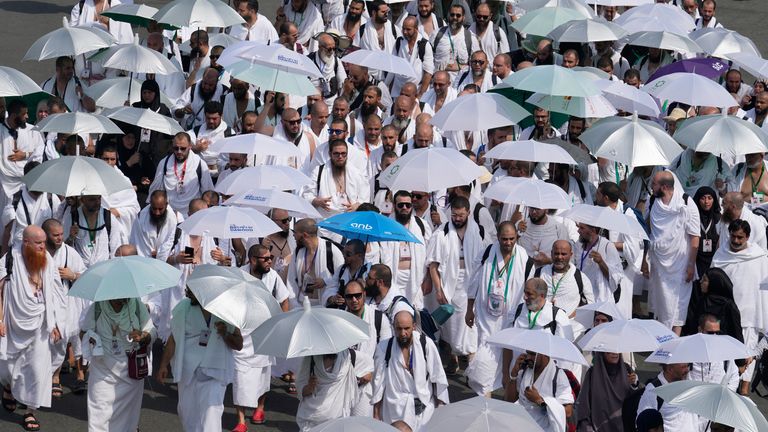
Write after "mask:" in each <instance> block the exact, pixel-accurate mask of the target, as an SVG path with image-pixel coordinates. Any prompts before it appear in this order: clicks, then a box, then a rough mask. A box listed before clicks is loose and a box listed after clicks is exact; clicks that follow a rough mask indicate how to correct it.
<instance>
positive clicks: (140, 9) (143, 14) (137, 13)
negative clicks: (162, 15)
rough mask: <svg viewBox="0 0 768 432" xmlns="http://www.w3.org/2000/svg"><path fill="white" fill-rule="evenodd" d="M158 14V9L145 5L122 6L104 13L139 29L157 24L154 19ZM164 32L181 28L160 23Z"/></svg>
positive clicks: (114, 7)
mask: <svg viewBox="0 0 768 432" xmlns="http://www.w3.org/2000/svg"><path fill="white" fill-rule="evenodd" d="M156 13H157V8H153V7H152V6H147V5H143V4H120V5H115V6H113V7H110V8H109V10H107V11H106V12H104V13H102V15H104V16H105V17H108V18H109V19H111V20H114V21H119V22H125V23H128V24H131V25H135V26H139V27H149V25H150V24H151V23H153V22H155V20H154V19H152V17H153V16H154V15H155V14H156ZM159 25H160V27H162V28H163V29H164V30H178V29H179V27H176V26H172V25H170V24H166V23H160V24H159Z"/></svg>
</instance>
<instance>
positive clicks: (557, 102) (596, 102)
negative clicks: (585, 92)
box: [526, 93, 617, 118]
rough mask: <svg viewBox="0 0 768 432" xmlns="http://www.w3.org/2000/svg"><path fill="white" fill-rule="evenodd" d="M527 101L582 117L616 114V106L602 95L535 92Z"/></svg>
mask: <svg viewBox="0 0 768 432" xmlns="http://www.w3.org/2000/svg"><path fill="white" fill-rule="evenodd" d="M526 102H528V103H530V104H533V105H535V106H537V107H539V108H544V109H545V110H547V111H551V112H559V113H563V114H568V115H569V116H573V117H581V118H604V117H610V116H612V115H616V112H617V111H616V108H614V107H613V105H611V103H610V102H609V101H608V99H606V98H604V97H603V96H601V95H594V96H587V97H580V96H576V97H570V96H549V95H546V94H542V93H534V94H533V96H531V97H529V98H528V100H526Z"/></svg>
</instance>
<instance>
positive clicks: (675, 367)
mask: <svg viewBox="0 0 768 432" xmlns="http://www.w3.org/2000/svg"><path fill="white" fill-rule="evenodd" d="M686 379H688V363H679V364H664V365H661V372H660V373H659V375H658V376H657V377H656V378H654V379H653V380H652V381H651V382H649V383H648V384H646V385H645V391H644V392H643V395H642V396H641V397H640V403H639V405H638V407H637V412H638V413H642V412H643V411H645V410H646V409H654V410H658V411H659V412H660V413H661V417H662V418H663V419H664V430H665V431H675V432H696V431H698V430H699V423H698V421H699V416H697V415H696V414H692V413H689V412H686V411H683V410H682V409H680V408H677V407H674V406H672V405H670V404H668V403H664V400H663V399H661V398H660V397H659V396H658V395H657V394H656V387H659V386H662V385H664V384H668V383H672V382H677V381H683V380H686Z"/></svg>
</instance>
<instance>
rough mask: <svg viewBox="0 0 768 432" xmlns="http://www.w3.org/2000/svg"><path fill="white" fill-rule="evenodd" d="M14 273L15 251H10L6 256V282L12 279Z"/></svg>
mask: <svg viewBox="0 0 768 432" xmlns="http://www.w3.org/2000/svg"><path fill="white" fill-rule="evenodd" d="M12 273H13V251H11V250H10V249H9V250H8V252H7V253H6V254H5V280H9V279H10V278H11V274H12Z"/></svg>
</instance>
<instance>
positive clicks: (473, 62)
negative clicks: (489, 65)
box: [469, 60, 485, 65]
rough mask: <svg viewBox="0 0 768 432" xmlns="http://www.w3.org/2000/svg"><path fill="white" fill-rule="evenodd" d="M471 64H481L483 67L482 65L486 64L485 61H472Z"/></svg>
mask: <svg viewBox="0 0 768 432" xmlns="http://www.w3.org/2000/svg"><path fill="white" fill-rule="evenodd" d="M469 62H470V63H472V64H479V65H481V64H483V63H485V60H470V61H469Z"/></svg>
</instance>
